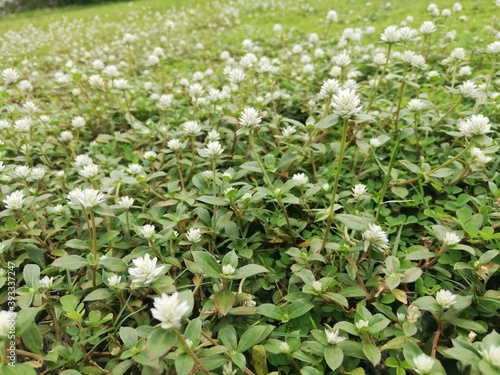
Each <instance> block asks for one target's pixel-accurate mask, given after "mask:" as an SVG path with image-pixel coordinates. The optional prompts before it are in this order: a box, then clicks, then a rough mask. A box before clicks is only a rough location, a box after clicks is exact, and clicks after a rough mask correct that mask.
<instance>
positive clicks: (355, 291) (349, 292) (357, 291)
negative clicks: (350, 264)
mask: <svg viewBox="0 0 500 375" xmlns="http://www.w3.org/2000/svg"><path fill="white" fill-rule="evenodd" d="M339 293H340V294H342V295H343V296H345V297H348V298H349V297H359V298H365V297H366V292H365V291H364V290H363V289H361V288H360V287H359V286H348V287H346V288H342V289H341V290H340V291H339Z"/></svg>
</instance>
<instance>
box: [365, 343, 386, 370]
mask: <svg viewBox="0 0 500 375" xmlns="http://www.w3.org/2000/svg"><path fill="white" fill-rule="evenodd" d="M361 349H362V350H363V353H364V354H365V355H366V358H368V360H369V361H370V362H371V363H372V365H373V366H377V365H378V364H379V363H380V360H381V359H382V355H381V354H380V352H379V351H378V349H377V346H376V345H375V344H372V343H367V342H365V341H363V342H361Z"/></svg>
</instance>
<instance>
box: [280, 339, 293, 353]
mask: <svg viewBox="0 0 500 375" xmlns="http://www.w3.org/2000/svg"><path fill="white" fill-rule="evenodd" d="M290 351H291V349H290V345H288V343H286V342H284V341H282V342H280V352H281V353H283V354H289V353H290Z"/></svg>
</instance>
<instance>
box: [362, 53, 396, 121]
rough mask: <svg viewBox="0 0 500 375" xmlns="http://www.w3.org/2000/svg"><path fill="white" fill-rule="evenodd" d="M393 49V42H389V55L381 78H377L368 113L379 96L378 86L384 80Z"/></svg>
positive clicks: (367, 109)
mask: <svg viewBox="0 0 500 375" xmlns="http://www.w3.org/2000/svg"><path fill="white" fill-rule="evenodd" d="M391 49H392V44H389V46H388V47H387V57H386V59H385V64H384V68H383V69H382V73H380V78H379V79H378V80H377V84H376V86H375V88H374V89H373V93H372V96H371V98H370V103H368V107H367V108H366V112H367V113H368V112H370V109H371V107H372V104H373V102H374V100H375V98H376V97H377V92H378V88H379V86H380V82H382V80H383V79H384V75H385V72H386V70H387V66H388V65H389V58H390V56H391Z"/></svg>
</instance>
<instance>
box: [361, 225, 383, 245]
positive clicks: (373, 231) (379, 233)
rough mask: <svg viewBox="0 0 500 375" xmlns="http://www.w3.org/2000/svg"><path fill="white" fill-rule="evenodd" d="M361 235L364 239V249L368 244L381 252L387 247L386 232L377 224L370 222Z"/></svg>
mask: <svg viewBox="0 0 500 375" xmlns="http://www.w3.org/2000/svg"><path fill="white" fill-rule="evenodd" d="M362 237H363V240H364V241H365V248H364V251H367V250H368V248H369V247H370V246H371V247H373V248H374V249H375V250H377V251H381V252H384V251H385V250H387V249H388V248H389V245H388V244H389V240H388V239H387V234H386V233H385V232H384V231H383V230H382V228H381V227H380V226H378V225H377V224H370V225H369V226H368V229H367V230H366V231H365V232H364V233H363V236H362Z"/></svg>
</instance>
